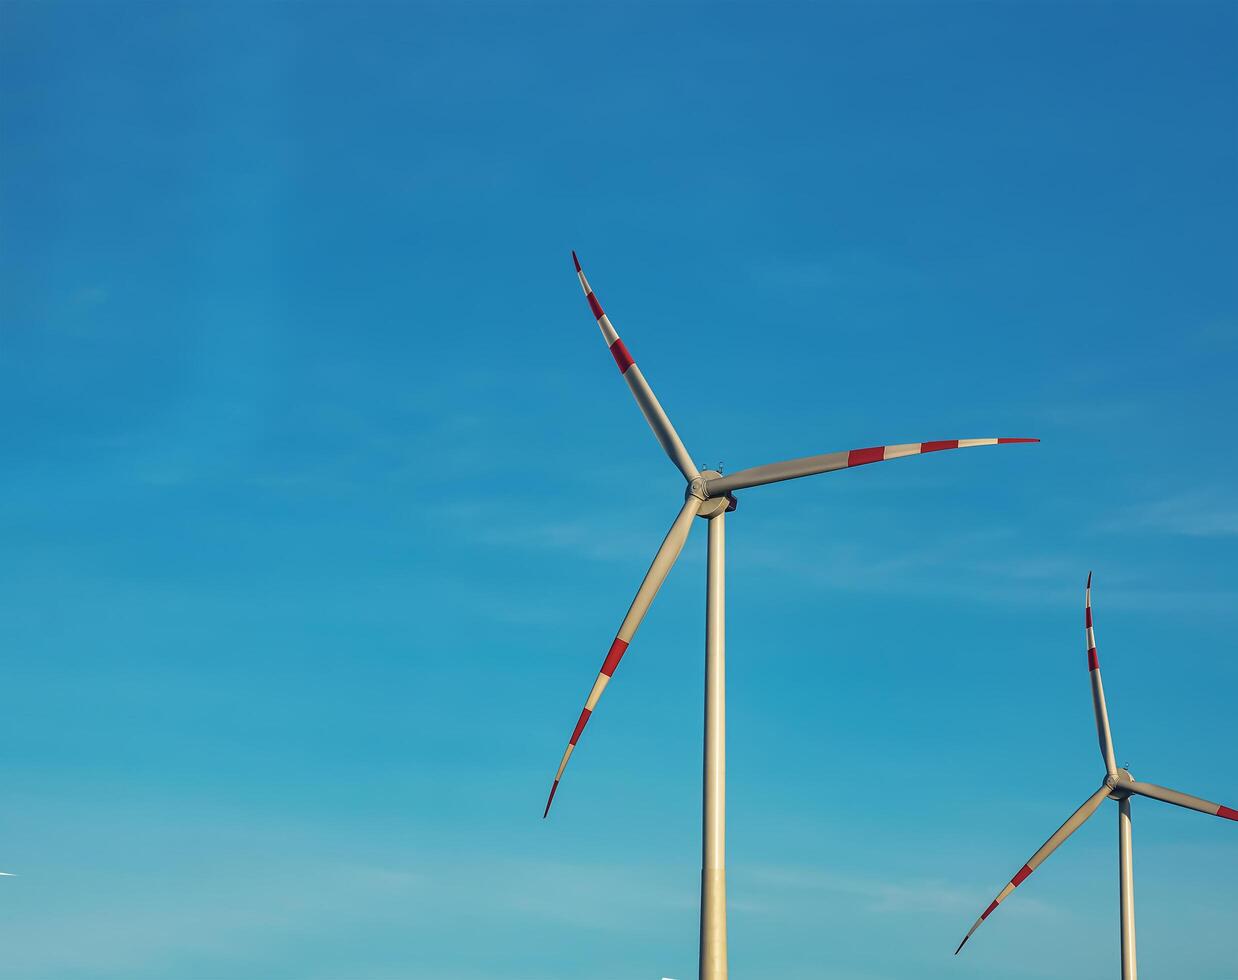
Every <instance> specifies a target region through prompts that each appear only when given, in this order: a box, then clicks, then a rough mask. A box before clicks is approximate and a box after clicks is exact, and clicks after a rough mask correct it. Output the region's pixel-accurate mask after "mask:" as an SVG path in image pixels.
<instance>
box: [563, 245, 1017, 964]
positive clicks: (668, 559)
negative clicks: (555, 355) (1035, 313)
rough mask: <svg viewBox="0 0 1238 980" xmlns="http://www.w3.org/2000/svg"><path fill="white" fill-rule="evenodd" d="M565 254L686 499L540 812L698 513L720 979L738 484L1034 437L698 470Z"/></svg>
mask: <svg viewBox="0 0 1238 980" xmlns="http://www.w3.org/2000/svg"><path fill="white" fill-rule="evenodd" d="M572 261H573V263H574V264H575V266H576V275H577V276H578V277H579V278H580V285H581V288H583V289H584V291H585V299H587V300H588V302H589V306H590V308H591V309H592V310H593V315H594V317H596V318H597V324H598V327H599V328H600V329H601V331H602V336H603V338H604V339H605V341H606V346H607V347H609V348H610V352H611V354H612V355H613V356H614V358H615V363H616V364H617V365H618V367H619V371H620V373H621V374H622V375H623V380H624V381H626V382H627V384H628V387H629V388H630V389H631V390H632V395H633V397H635V399H636V403H637V405H639V406H640V410H641V412H642V413H643V414H644V416H645V421H646V422H648V423H649V427H650V428H651V429H653V433H654V435H655V436H657V438H658V442H660V443H661V444H662V448H663V449H664V450H666V454H667V455H668V456H669V457H670V458H671V461H672V462H673V463H674V464H675V465H676V466H677V467H678V468H679V471H680V473H682V474H683V477H684V479H685V480H686V481H687V489H686V492H685V494H684V503H683V506H682V508H681V510H680V511H679V516H678V517H676V518H675V521H674V523H673V524H672V525H671V529H670V531H669V532H668V533H667V535H666V538H665V539H664V540H663V542H662V546H661V547H660V548H659V549H658V551H657V554H656V555H654V559H653V564H652V565H651V566H650V567H649V571H648V572H647V573H646V574H645V579H644V581H643V582H641V585H640V588H639V589H638V590H637V593H636V598H635V599H634V600H633V601H632V605H631V607H630V608H629V609H628V613H627V615H626V616H624V618H623V622H622V623H621V624H620V626H619V632H618V634H617V635H616V637H615V640H614V642H613V643H612V644H611V646H610V650H609V651H608V652H607V654H606V659H605V660H604V661H603V662H602V669H601V671H600V672H599V674H598V676H597V680H596V681H594V683H593V688H592V689H591V690H590V691H589V697H588V699H587V700H586V701H585V707H584V710H583V711H581V713H580V718H579V719H578V720H577V722H576V727H575V729H574V730H573V731H572V737H571V738H570V739H569V740H568V744H567V750H566V751H565V752H564V753H563V760H562V761H561V762H560V763H559V769H558V771H557V772H556V773H555V778H554V783H553V784H552V785H551V787H550V796H549V798H548V799H547V800H546V809H545V811H544V812H543V814H542V816H543V817H545V816H546V814H548V813H549V812H550V804H551V802H552V801H553V800H554V796H555V792H556V791H557V790H558V788H559V780H560V779H562V777H563V771H564V769H565V768H566V767H567V762H568V759H569V758H571V755H572V751H573V750H574V749H575V748H576V744H577V742H578V740H579V739H580V734H581V732H582V731H584V728H585V725H586V724H587V723H588V721H589V718H590V716H591V715H592V713H593V711H594V709H595V708H596V707H597V702H598V698H599V697H601V695H602V691H604V690H605V689H606V685H607V684H608V683H609V682H610V679H611V677H612V676H613V675H614V673H615V668H616V667H618V665H619V661H620V659H621V658H622V657H623V654H624V651H625V650H627V648H628V644H629V643H631V642H632V637H633V636H634V635H635V633H636V630H637V628H638V627H639V626H640V624H641V620H642V619H644V618H645V613H646V612H647V611H648V610H649V605H650V603H651V602H653V597H654V596H655V595H656V594H657V592H658V589H659V588H660V587H661V585H662V583H663V581H665V579H666V576H667V573H668V572H669V571H670V570H671V566H672V565H674V564H675V560H676V559H677V558H678V557H679V553H680V551H682V550H683V546H684V542H685V541H686V540H687V538H688V532H689V531H690V530H691V528H692V521H693V519H694V518H697V517H701V518H704V519H706V520H707V521H708V522H709V561H708V573H707V580H706V593H705V596H706V600H705V601H706V615H705V766H704V800H703V811H704V813H703V837H704V840H703V847H702V867H701V937H700V938H701V944H700V976H701V978H702V980H724V978H725V977H726V973H727V967H726V962H727V956H726V861H725V833H726V668H725V651H726V643H725V629H726V618H725V613H724V605H723V603H724V596H725V587H724V577H725V570H726V561H725V548H726V544H725V541H726V539H725V537H724V531H725V525H724V523H723V522H724V517H725V515H726V514H727V513H728V512H729V511H732V510H734V509H735V498H734V496H733V495H732V494H733V492H734V491H736V490H742V489H744V488H746V487H755V486H761V485H763V484H766V483H777V482H780V481H782V480H792V479H795V478H796V477H801V476H811V475H812V474H814V473H828V472H830V471H832V470H841V469H846V468H848V467H851V466H860V465H863V464H864V463H877V462H881V461H883V460H887V459H900V458H902V457H904V456H915V455H918V454H920V453H929V452H936V451H937V450H941V449H965V448H967V447H970V446H992V445H997V444H999V443H1008V442H1037V441H1038V440H1036V439H951V440H947V441H942V442H913V443H906V444H903V445H897V446H873V447H871V448H868V449H852V450H850V451H844V452H837V453H827V454H825V455H823V456H807V457H804V458H802V459H792V460H787V461H785V462H781V463H769V464H766V465H764V466H757V467H753V468H752V469H747V470H741V471H739V472H738V473H732V474H731V475H729V476H722V475H721V474H720V473H718V472H716V471H714V470H705V471H700V470H698V469H697V468H696V466H695V465H694V464H693V462H692V457H691V456H689V455H688V451H687V449H685V448H684V444H683V443H682V442H681V441H680V439H679V436H678V434H677V433H676V432H675V427H674V426H673V425H671V421H670V419H669V418H667V416H666V413H665V412H664V411H663V410H662V406H661V405H660V404H658V399H657V398H656V397H654V394H653V390H652V389H651V388H650V387H649V384H648V382H646V381H645V377H644V375H643V374H641V371H640V368H638V367H637V366H636V364H635V363H634V362H633V360H632V355H631V354H629V353H628V349H627V347H625V346H624V343H623V341H622V340H620V339H619V334H618V333H617V332H616V331H615V328H614V326H613V325H612V324H611V322H610V319H609V318H608V317H607V316H606V314H605V313H603V312H602V306H601V304H600V303H599V302H598V300H597V297H596V296H594V294H593V290H592V289H590V288H589V282H588V280H587V279H585V274H584V272H583V271H581V268H580V262H579V261H578V260H577V258H576V253H575V252H573V253H572Z"/></svg>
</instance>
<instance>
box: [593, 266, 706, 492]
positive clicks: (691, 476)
mask: <svg viewBox="0 0 1238 980" xmlns="http://www.w3.org/2000/svg"><path fill="white" fill-rule="evenodd" d="M572 264H573V265H575V266H576V277H577V278H578V279H579V280H580V288H581V289H583V290H584V291H585V299H587V300H588V301H589V308H590V309H591V310H593V315H594V316H595V317H596V318H597V322H598V328H599V329H600V330H601V331H602V337H603V338H605V340H606V346H607V347H609V348H610V353H611V355H612V356H613V357H614V358H615V364H617V365H618V366H619V373H620V374H622V375H623V380H624V381H626V382H627V383H628V387H629V388H631V389H632V397H633V398H635V399H636V404H637V405H638V406H640V410H641V413H642V414H643V415H644V416H645V421H646V422H648V423H649V428H651V429H653V434H654V435H655V436H657V437H658V442H660V443H662V448H663V449H664V450H665V451H666V455H667V456H669V457H670V458H671V462H672V463H674V464H675V465H676V466H678V467H679V472H681V473H682V474H683V475H684V479H686V480H687V481H688V482H689V483H691V482H692V481H693V480H695V479H696V478H697V477H699V476H700V475H701V474H700V471H699V470H697V468H696V464H695V463H693V462H692V457H691V456H689V455H688V450H687V449H685V448H684V444H683V442H682V441H680V438H679V433H677V432H676V431H675V427H674V426H673V425H671V420H670V419H669V418H668V417H667V415H666V412H665V411H663V409H662V406H661V404H659V402H658V399H657V397H656V396H655V395H654V393H653V389H652V388H650V387H649V382H648V381H646V380H645V376H644V375H643V374H641V370H640V368H638V367H637V366H636V362H635V361H633V360H632V355H631V354H629V353H628V349H627V347H626V346H624V343H623V341H622V340H620V339H619V334H618V332H617V331H616V330H615V328H614V325H613V324H612V323H611V322H610V317H608V316H607V315H606V314H605V313H604V312H603V311H602V304H601V303H599V302H598V298H597V297H596V296H595V295H594V294H593V290H592V288H590V286H589V280H588V279H586V278H585V273H584V270H583V269H581V267H580V260H579V259H578V258H576V253H575V252H573V253H572Z"/></svg>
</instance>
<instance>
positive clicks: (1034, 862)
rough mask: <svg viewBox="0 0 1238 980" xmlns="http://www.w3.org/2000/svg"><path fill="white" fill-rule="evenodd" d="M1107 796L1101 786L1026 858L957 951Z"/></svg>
mask: <svg viewBox="0 0 1238 980" xmlns="http://www.w3.org/2000/svg"><path fill="white" fill-rule="evenodd" d="M1108 795H1109V787H1108V786H1102V787H1101V788H1100V789H1098V790H1097V791H1096V792H1095V793H1093V794H1092V795H1091V796H1089V797H1088V799H1087V802H1085V803H1084V804H1083V806H1081V807H1079V809H1078V810H1076V811H1075V812H1074V813H1072V814H1071V815H1070V818H1069V819H1068V820H1067V821H1066V822H1065V823H1064V824H1062V826H1060V827H1058V829H1057V830H1056V831H1054V833H1053V836H1052V837H1050V838H1049V839H1048V840H1047V841H1045V842H1044V843H1043V844H1042V845H1041V846H1040V850H1038V851H1037V852H1036V853H1035V854H1033V855H1032V856H1031V857H1030V858H1028V860H1027V864H1025V865H1023V867H1021V868H1020V869H1019V870H1018V871H1017V872H1016V873H1015V876H1014V877H1013V878H1011V879H1010V882H1009V884H1007V885H1006V887H1005V888H1003V889H1002V890H1001V891H1000V892H998V893H997V898H995V899H993V901H992V902H990V903H989V907H988V908H987V909H985V910H984V911H983V912H981V913H980V918H978V919H977V920H976V923H975V925H973V926H972V927H971V928H970V929H968V930H967V935H966V936H964V937H963V942H961V943H959V949H962V948H963V945H964V944H965V943H966V942H967V940H969V939H971V937H972V933H973V932H975V931H976V930H977V929H979V928H980V923H982V922H983V921H984V920H985V919H987V918H988V917H989V916H990V915H992V914H993V910H994V909H995V908H997V907H998V906H999V905H1001V904H1002V902H1004V901H1005V900H1006V898H1007V897H1008V896H1009V895H1010V893H1011V892H1013V891H1014V890H1015V889H1016V888H1018V887H1019V886H1020V885H1021V884H1023V882H1024V881H1026V880H1027V876H1028V875H1030V874H1031V873H1032V872H1033V871H1035V870H1036V869H1037V868H1039V867H1040V866H1041V865H1042V864H1043V863H1044V861H1045V859H1046V858H1048V856H1049V855H1050V854H1052V853H1053V852H1054V851H1056V850H1057V849H1058V847H1059V846H1061V843H1062V841H1064V840H1066V838H1067V837H1069V836H1070V835H1071V834H1073V833H1074V832H1075V831H1076V830H1078V829H1079V828H1080V827H1082V826H1083V824H1084V823H1085V822H1086V821H1087V819H1088V817H1090V816H1091V815H1092V814H1093V813H1095V812H1096V808H1097V807H1098V806H1100V805H1101V803H1103V802H1104V800H1105V797H1106V796H1108ZM959 949H956V950H955V951H954V955H955V956H958V954H959Z"/></svg>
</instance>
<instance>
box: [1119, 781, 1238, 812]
mask: <svg viewBox="0 0 1238 980" xmlns="http://www.w3.org/2000/svg"><path fill="white" fill-rule="evenodd" d="M1121 788H1122V789H1128V790H1130V791H1131V792H1132V793H1138V794H1139V795H1140V796H1146V797H1148V798H1150V799H1153V800H1161V801H1162V802H1164V803H1172V804H1173V805H1174V806H1182V807H1186V808H1187V809H1188V810H1198V811H1199V812H1200V813H1207V814H1210V815H1212V816H1214V817H1224V818H1225V819H1226V820H1238V810H1231V809H1230V808H1229V807H1227V806H1221V804H1220V803H1212V802H1211V801H1209V800H1201V799H1200V798H1199V797H1198V796H1191V795H1190V794H1189V793H1179V792H1178V791H1177V790H1176V789H1166V788H1165V787H1164V786H1157V785H1156V784H1155V783H1141V782H1139V781H1138V780H1135V781H1133V782H1129V783H1123V784H1122V786H1121Z"/></svg>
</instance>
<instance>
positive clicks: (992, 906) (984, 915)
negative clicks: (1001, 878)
mask: <svg viewBox="0 0 1238 980" xmlns="http://www.w3.org/2000/svg"><path fill="white" fill-rule="evenodd" d="M995 908H997V900H996V899H994V900H993V901H992V902H990V903H989V907H988V908H987V909H985V910H984V911H983V912H981V913H980V918H982V919H987V918H988V917H989V913H990V912H992V911H993V910H994V909H995ZM964 942H966V940H964ZM962 948H963V947H962V946H959V949H962Z"/></svg>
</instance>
